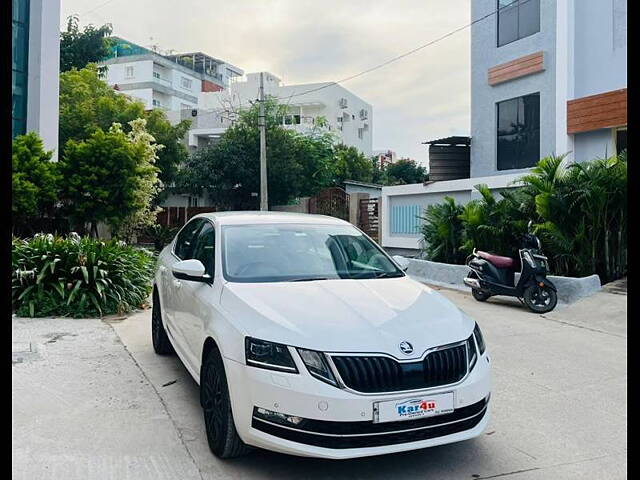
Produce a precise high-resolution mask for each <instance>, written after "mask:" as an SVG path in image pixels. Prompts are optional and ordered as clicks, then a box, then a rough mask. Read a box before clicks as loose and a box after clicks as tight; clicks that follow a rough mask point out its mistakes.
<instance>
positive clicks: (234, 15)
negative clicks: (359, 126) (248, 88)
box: [61, 0, 471, 165]
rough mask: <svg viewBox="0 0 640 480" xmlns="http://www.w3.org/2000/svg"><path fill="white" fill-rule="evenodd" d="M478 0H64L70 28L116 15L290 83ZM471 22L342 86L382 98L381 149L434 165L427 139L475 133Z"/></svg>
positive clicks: (411, 39)
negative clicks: (72, 21) (76, 20)
mask: <svg viewBox="0 0 640 480" xmlns="http://www.w3.org/2000/svg"><path fill="white" fill-rule="evenodd" d="M470 8H471V7H470V0H446V1H444V0H375V1H371V0H315V1H312V0H231V1H229V0H227V1H220V0H206V1H205V0H179V1H176V0H61V28H62V29H64V27H65V25H66V18H67V17H68V16H69V15H72V14H78V15H79V16H80V25H81V26H84V25H86V24H88V23H92V24H94V25H102V24H104V23H111V24H112V25H113V34H114V35H118V36H121V37H124V38H126V39H128V40H130V41H132V42H134V43H138V44H140V45H142V46H150V45H157V46H158V47H159V48H160V49H162V50H170V49H171V50H174V51H176V52H189V51H202V52H204V53H207V54H209V55H211V56H212V57H216V58H220V59H222V60H224V61H226V62H228V63H231V64H233V65H236V66H237V67H239V68H241V69H243V70H244V71H245V73H250V72H257V71H268V72H272V73H273V74H275V75H277V76H278V77H279V78H281V79H282V80H283V82H284V83H285V84H296V83H314V82H326V81H336V80H340V79H342V78H345V77H348V76H350V75H353V74H356V73H359V72H361V71H363V70H366V69H368V68H370V67H372V66H375V65H377V64H379V63H382V62H384V61H386V60H388V59H390V58H393V57H395V56H396V55H399V54H402V53H404V52H406V51H408V50H411V49H413V48H415V47H417V46H419V45H422V44H425V43H427V42H429V41H431V40H433V39H435V38H437V37H439V36H441V35H443V34H446V33H447V32H449V31H451V30H454V29H456V28H458V27H461V26H463V25H466V24H468V23H469V22H470ZM469 38H470V30H469V29H466V30H463V31H462V32H459V33H456V34H455V35H453V36H451V37H449V38H447V39H445V40H443V41H441V42H438V43H436V44H435V45H432V46H429V47H427V48H424V49H422V50H420V51H419V52H417V53H415V54H413V55H410V56H408V57H406V58H403V59H401V60H398V61H397V62H394V63H391V64H390V65H387V66H385V67H383V68H381V69H379V70H376V71H374V72H371V73H369V74H367V75H364V76H362V77H359V78H357V79H354V80H351V81H348V82H345V83H344V84H343V86H344V87H345V88H347V89H349V90H350V91H352V92H353V93H354V94H356V95H358V96H359V97H361V98H362V99H363V100H365V101H366V102H368V103H370V104H371V105H372V106H373V125H372V126H373V149H374V150H378V149H380V150H381V149H385V150H387V149H389V150H393V151H395V152H396V153H397V154H398V156H399V157H409V158H413V159H415V160H417V161H418V162H420V163H422V164H424V165H426V164H427V162H428V149H427V146H426V145H422V142H424V141H427V140H433V139H436V138H442V137H446V136H450V135H468V134H469V122H470V50H469V48H470V45H469Z"/></svg>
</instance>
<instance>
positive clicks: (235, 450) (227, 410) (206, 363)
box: [200, 348, 251, 458]
mask: <svg viewBox="0 0 640 480" xmlns="http://www.w3.org/2000/svg"><path fill="white" fill-rule="evenodd" d="M200 399H201V402H202V408H203V410H204V425H205V429H206V431H207V441H208V442H209V448H210V449H211V451H212V452H213V454H214V455H215V456H216V457H218V458H234V457H239V456H242V455H245V454H246V453H248V452H249V451H250V450H251V448H250V447H249V446H247V445H246V444H245V443H244V442H243V441H242V440H241V439H240V437H239V436H238V432H237V431H236V427H235V424H234V422H233V413H232V411H231V401H230V399H229V389H228V386H227V378H226V375H225V373H224V364H223V362H222V357H221V356H220V352H219V351H218V349H216V348H214V349H213V350H211V351H210V352H209V354H207V356H206V357H205V358H204V360H203V362H202V372H201V375H200Z"/></svg>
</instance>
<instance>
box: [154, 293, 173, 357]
mask: <svg viewBox="0 0 640 480" xmlns="http://www.w3.org/2000/svg"><path fill="white" fill-rule="evenodd" d="M151 340H152V343H153V350H154V351H155V352H156V353H157V354H158V355H172V354H173V353H175V350H174V349H173V345H171V340H169V337H168V336H167V331H166V330H165V329H164V325H163V324H162V310H161V308H160V298H159V296H158V291H157V290H156V289H155V288H154V289H153V301H152V304H151Z"/></svg>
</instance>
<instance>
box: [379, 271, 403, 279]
mask: <svg viewBox="0 0 640 480" xmlns="http://www.w3.org/2000/svg"><path fill="white" fill-rule="evenodd" d="M401 276H402V274H401V273H398V272H376V278H395V277H401Z"/></svg>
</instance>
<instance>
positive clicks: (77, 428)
mask: <svg viewBox="0 0 640 480" xmlns="http://www.w3.org/2000/svg"><path fill="white" fill-rule="evenodd" d="M440 291H441V293H443V294H444V295H446V296H447V297H448V298H449V299H450V300H452V301H453V302H454V303H456V304H457V305H458V306H459V307H460V308H461V309H462V310H464V311H465V312H467V313H468V314H469V315H471V316H472V317H474V318H475V319H476V320H477V321H478V323H479V324H480V326H481V328H482V331H483V333H484V336H485V340H486V343H487V345H488V348H489V349H490V353H491V356H492V359H493V381H494V389H493V394H492V398H491V401H492V418H491V421H490V424H489V427H488V428H487V430H486V431H485V433H484V434H483V435H482V436H481V437H478V438H476V439H474V440H470V441H466V442H461V443H458V444H452V445H446V446H440V447H434V448H431V449H425V450H418V451H414V452H407V453H402V454H394V455H387V456H380V457H372V458H365V459H357V460H345V461H325V460H318V459H308V458H297V457H291V456H286V455H281V454H276V453H271V452H267V451H259V450H257V451H255V452H253V453H252V454H251V455H249V456H247V457H244V458H240V459H235V460H231V461H220V460H218V459H216V458H215V457H213V456H212V454H211V453H210V452H209V449H208V446H207V442H206V437H205V432H204V425H203V422H202V413H201V409H200V406H199V403H198V387H197V385H196V383H195V382H194V381H193V380H192V379H191V377H190V376H189V374H188V373H187V371H186V370H185V368H184V367H183V366H182V365H181V363H180V361H179V360H178V359H177V357H175V356H174V357H159V356H157V355H155V354H154V353H153V348H152V346H151V340H150V311H144V312H140V313H137V314H135V315H132V316H130V317H128V318H126V319H124V320H111V321H109V322H108V323H105V322H104V321H99V320H69V319H49V320H44V319H43V320H29V319H14V320H13V342H14V355H13V356H14V366H13V398H12V402H13V439H14V446H13V463H14V466H13V471H14V478H29V479H36V478H69V479H73V478H92V479H93V478H114V479H115V478H118V479H120V478H131V479H134V478H135V479H147V478H149V479H151V478H153V479H164V478H167V479H169V478H176V479H178V478H179V479H191V478H196V479H197V478H202V479H243V480H244V479H254V478H255V479H259V478H292V479H293V478H295V479H316V478H317V479H324V478H327V479H328V478H332V479H333V478H348V479H350V480H356V479H371V478H380V479H388V478H394V479H405V478H406V479H415V478H429V479H470V480H473V479H488V478H501V479H502V478H508V479H514V480H515V479H518V480H521V479H549V478H562V479H573V478H575V479H578V478H580V479H583V478H598V479H623V478H626V476H627V475H626V474H627V472H626V470H627V454H626V450H627V442H626V435H627V400H626V383H627V346H626V337H627V328H626V324H627V305H626V302H627V297H626V290H625V289H624V288H617V289H616V288H609V289H605V290H603V291H602V292H599V293H597V294H595V295H593V296H591V297H589V298H586V299H583V300H581V301H580V302H578V303H576V304H573V305H571V306H565V307H562V308H558V309H557V310H556V311H554V312H551V313H549V314H546V315H542V316H540V315H535V314H533V313H530V312H529V311H528V310H526V309H525V308H524V307H523V306H521V305H520V304H519V303H518V302H517V301H515V302H514V301H511V300H508V299H505V300H501V299H491V300H489V301H488V302H486V303H478V302H476V301H475V300H473V298H472V297H471V296H470V295H469V294H467V293H463V292H458V291H453V290H444V289H443V290H440Z"/></svg>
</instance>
